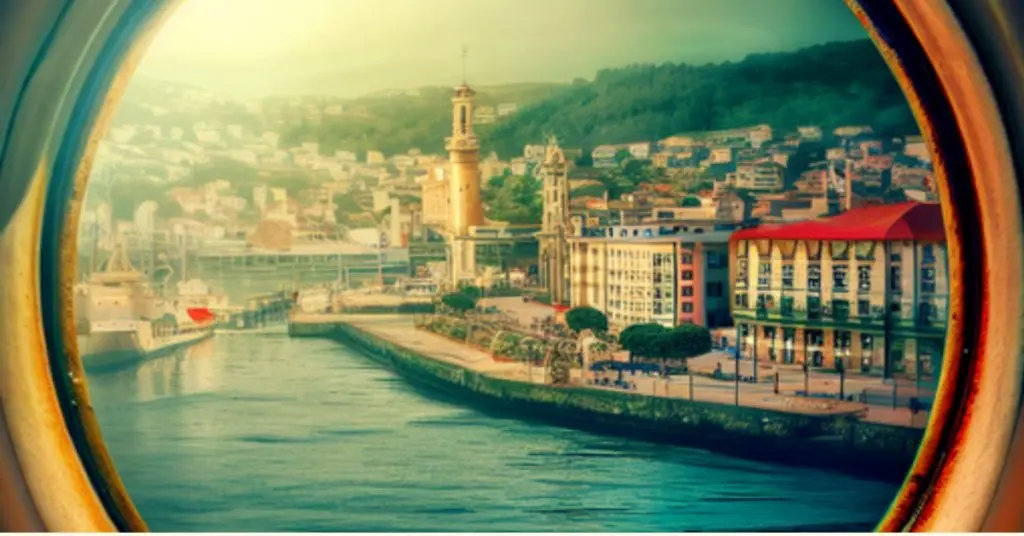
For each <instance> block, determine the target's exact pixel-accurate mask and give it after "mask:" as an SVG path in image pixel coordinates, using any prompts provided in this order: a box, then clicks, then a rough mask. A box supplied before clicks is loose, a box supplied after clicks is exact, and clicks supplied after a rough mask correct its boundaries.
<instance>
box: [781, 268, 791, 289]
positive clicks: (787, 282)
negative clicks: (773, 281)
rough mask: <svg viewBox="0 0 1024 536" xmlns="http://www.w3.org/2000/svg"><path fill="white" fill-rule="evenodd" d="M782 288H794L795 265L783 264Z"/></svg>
mask: <svg viewBox="0 0 1024 536" xmlns="http://www.w3.org/2000/svg"><path fill="white" fill-rule="evenodd" d="M782 288H784V289H791V288H793V265H792V264H783V265H782Z"/></svg>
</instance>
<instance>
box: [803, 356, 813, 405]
mask: <svg viewBox="0 0 1024 536" xmlns="http://www.w3.org/2000/svg"><path fill="white" fill-rule="evenodd" d="M802 368H803V369H804V396H805V397H806V396H811V367H810V366H809V365H807V358H806V357H804V363H803V365H802Z"/></svg>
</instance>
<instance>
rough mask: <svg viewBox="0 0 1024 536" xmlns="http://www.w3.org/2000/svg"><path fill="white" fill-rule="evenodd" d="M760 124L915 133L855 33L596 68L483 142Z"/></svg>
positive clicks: (585, 139)
mask: <svg viewBox="0 0 1024 536" xmlns="http://www.w3.org/2000/svg"><path fill="white" fill-rule="evenodd" d="M760 123H767V124H770V125H772V126H773V127H774V128H776V129H785V130H789V129H792V128H794V127H797V126H800V125H821V126H823V127H826V128H834V127H836V126H839V125H842V124H864V123H868V124H871V125H872V126H873V127H875V129H876V130H877V131H880V132H883V133H891V134H894V135H897V134H908V133H916V132H917V126H916V124H915V123H914V119H913V116H912V114H911V111H910V108H909V106H908V105H907V103H906V100H905V98H904V96H903V93H902V92H901V91H900V89H899V86H898V85H897V83H896V81H895V78H894V77H893V76H892V74H891V72H890V71H889V69H888V67H887V66H886V65H885V62H884V60H883V59H882V57H881V56H880V55H879V53H878V52H877V50H876V49H875V47H874V45H873V44H872V43H871V42H870V41H868V40H862V41H851V42H845V43H830V44H825V45H819V46H815V47H811V48H806V49H802V50H799V51H796V52H792V53H776V54H759V55H753V56H748V57H747V58H746V59H744V60H743V61H740V62H738V63H726V64H721V65H705V66H699V67H697V66H691V65H672V64H665V65H659V66H654V65H637V66H630V67H627V68H623V69H608V70H603V71H600V72H599V73H597V76H596V77H595V79H594V81H593V82H590V83H587V84H578V85H575V86H573V87H572V89H571V90H570V91H568V92H566V93H564V94H562V95H559V96H557V97H556V98H553V99H550V100H547V101H545V102H541V103H538V104H537V105H535V106H532V107H529V108H527V109H524V110H522V112H521V113H519V114H517V115H516V116H514V117H513V118H511V120H510V121H508V122H506V123H504V124H502V125H499V126H498V127H496V128H495V129H494V130H493V132H491V136H490V138H489V139H488V140H487V141H489V142H490V143H491V144H493V145H492V147H493V148H495V149H496V150H497V151H498V152H499V154H502V155H506V154H513V153H518V152H520V151H522V146H523V144H524V143H528V142H530V141H534V140H537V139H539V138H540V134H541V133H548V132H550V133H552V134H555V135H556V136H558V138H559V140H560V141H562V140H564V141H563V143H564V144H565V145H567V146H575V147H581V146H582V147H585V148H592V147H594V146H596V145H600V144H603V143H624V142H630V141H642V140H646V141H654V140H657V139H661V138H665V137H667V136H670V135H672V134H676V133H680V132H685V131H699V130H713V129H725V128H735V127H743V126H748V125H755V124H760Z"/></svg>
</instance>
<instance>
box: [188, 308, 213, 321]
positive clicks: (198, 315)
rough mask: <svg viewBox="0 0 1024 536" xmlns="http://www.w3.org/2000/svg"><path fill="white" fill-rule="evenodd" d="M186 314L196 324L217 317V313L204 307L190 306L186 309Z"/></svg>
mask: <svg viewBox="0 0 1024 536" xmlns="http://www.w3.org/2000/svg"><path fill="white" fill-rule="evenodd" d="M188 316H189V318H191V319H192V321H193V322H195V323H196V324H205V323H206V322H210V321H212V320H213V319H214V318H217V315H215V314H213V313H211V312H210V310H209V309H207V308H206V307H190V308H189V309H188Z"/></svg>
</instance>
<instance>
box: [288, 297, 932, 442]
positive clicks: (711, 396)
mask: <svg viewBox="0 0 1024 536" xmlns="http://www.w3.org/2000/svg"><path fill="white" fill-rule="evenodd" d="M501 299H503V300H505V298H501ZM519 303H521V304H522V301H521V300H520V301H519ZM523 305H524V306H525V307H522V308H519V309H518V311H517V313H516V314H521V315H526V317H527V318H529V317H530V316H536V315H539V314H541V313H542V312H543V311H544V310H545V309H547V310H549V311H550V307H549V306H545V305H543V304H532V303H527V304H523ZM293 321H294V322H298V323H302V322H315V323H320V322H346V323H349V324H351V325H353V326H355V327H358V328H359V329H362V330H365V331H367V332H369V333H372V334H374V335H377V336H379V337H381V338H383V339H386V340H388V341H391V342H392V343H394V344H397V345H400V346H403V347H405V348H408V349H410V350H413V351H416V352H417V353H420V354H421V355H424V356H427V357H431V358H434V359H437V360H439V361H445V362H448V363H452V364H456V365H459V366H463V367H466V368H469V369H471V370H474V371H477V372H481V373H484V374H488V375H491V376H495V377H500V378H506V379H513V380H517V381H523V382H533V383H546V382H547V377H546V370H545V369H544V367H540V366H530V365H528V364H525V363H507V362H499V361H495V360H494V359H493V358H492V357H491V355H490V354H489V353H487V352H484V351H481V350H478V349H476V348H473V347H471V346H469V345H466V344H462V343H459V342H456V341H452V340H450V339H447V338H445V337H443V336H441V335H437V334H434V333H430V332H427V331H424V330H419V329H416V327H415V326H414V324H413V321H412V318H411V317H410V316H407V315H296V317H295V318H293ZM718 362H721V363H722V368H723V369H724V370H725V371H726V372H733V371H734V369H735V361H734V360H733V359H732V358H731V357H729V356H726V355H724V354H721V353H712V354H708V355H706V356H701V357H699V358H695V359H694V360H693V365H694V366H695V370H696V369H698V367H699V369H700V370H703V369H705V368H708V367H710V370H713V369H714V367H715V363H718ZM740 371H741V374H743V375H752V372H753V369H752V368H751V363H750V362H749V361H741V362H740ZM602 374H603V375H606V377H608V379H609V380H610V381H612V382H614V380H616V379H617V373H613V372H607V373H597V374H595V373H592V372H584V371H580V370H574V371H573V375H572V381H573V383H574V384H575V385H577V386H580V387H586V388H592V389H613V390H620V391H621V390H622V388H620V387H611V386H602V385H598V384H596V382H595V380H600V378H601V377H602ZM759 374H764V375H766V376H770V375H771V374H772V373H771V368H770V367H769V368H767V369H764V368H761V369H759ZM780 375H781V376H783V378H784V379H783V380H782V381H780V389H779V394H776V393H775V386H774V383H773V382H761V383H756V384H755V383H747V382H742V383H740V384H739V385H738V390H739V397H738V401H739V404H740V405H742V406H748V407H758V408H764V409H771V410H776V411H786V412H795V413H809V414H857V415H859V416H861V418H862V419H863V420H865V421H870V422H879V423H885V424H893V425H898V426H913V427H923V426H924V425H925V424H926V420H927V413H920V414H918V415H911V413H910V411H909V410H908V409H907V408H905V407H903V408H897V409H895V410H894V409H893V408H892V407H891V404H890V405H885V404H877V403H876V404H865V403H861V402H853V401H840V400H838V399H837V398H834V397H832V398H825V397H822V398H818V397H810V398H807V397H803V396H797V395H796V393H797V391H802V390H803V389H804V385H803V373H802V371H801V372H800V373H799V374H793V373H791V372H790V371H787V374H780ZM622 379H623V380H625V381H627V382H629V383H630V384H632V385H633V386H635V387H634V388H632V389H631V390H630V392H635V393H637V394H641V395H647V396H659V397H670V398H685V399H691V400H695V401H701V402H710V403H716V404H730V405H731V404H736V402H737V384H736V383H735V382H732V381H722V380H715V379H712V378H707V377H703V376H693V377H690V376H689V375H681V376H673V377H670V378H668V379H665V378H661V377H658V376H656V375H644V374H639V373H638V374H635V375H633V374H630V373H625V374H624V375H623V378H622ZM809 384H810V385H809V387H810V391H811V393H812V394H813V393H838V390H839V386H838V377H837V376H835V375H834V374H822V373H816V374H812V375H811V379H810V381H809ZM880 384H881V381H880V380H879V379H878V378H865V377H852V378H850V377H848V378H847V380H846V384H845V392H846V393H848V394H856V393H858V392H860V390H861V389H863V388H864V387H865V386H867V385H871V386H873V387H877V386H879V385H880Z"/></svg>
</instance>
